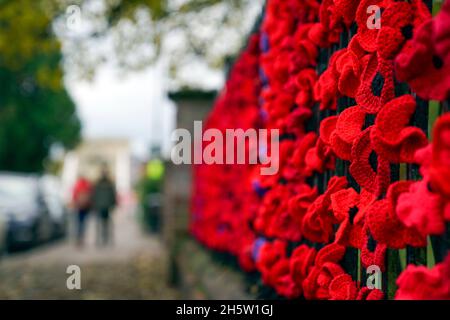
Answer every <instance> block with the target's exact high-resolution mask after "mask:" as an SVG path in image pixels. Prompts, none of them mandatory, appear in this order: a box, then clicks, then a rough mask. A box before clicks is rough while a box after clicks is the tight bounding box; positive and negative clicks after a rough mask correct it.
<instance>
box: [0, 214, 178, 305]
mask: <svg viewBox="0 0 450 320" xmlns="http://www.w3.org/2000/svg"><path fill="white" fill-rule="evenodd" d="M132 212H133V210H122V211H117V212H116V213H115V215H114V230H115V244H114V246H112V247H107V248H97V247H96V246H95V221H94V219H93V218H91V219H90V221H88V229H87V239H86V240H87V241H86V245H85V248H84V249H78V248H76V247H75V246H74V244H73V241H71V240H70V241H69V240H67V241H63V242H59V243H54V244H48V245H45V246H42V247H39V248H34V249H31V250H29V251H27V252H22V253H16V254H13V255H10V256H8V257H5V258H3V259H2V260H1V261H0V299H173V298H176V297H177V294H176V291H174V290H173V289H171V288H169V287H168V286H167V281H166V279H167V270H168V268H167V265H166V256H165V251H164V250H163V248H162V246H161V244H160V242H159V240H158V239H157V238H155V237H151V236H148V235H145V234H143V233H142V232H141V230H140V228H139V226H138V225H137V223H136V217H135V215H134V214H133V213H132ZM69 265H78V266H79V267H80V269H81V290H69V289H67V287H66V280H67V277H68V276H69V275H68V274H67V273H66V269H67V267H68V266H69Z"/></svg>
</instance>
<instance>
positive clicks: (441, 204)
mask: <svg viewBox="0 0 450 320" xmlns="http://www.w3.org/2000/svg"><path fill="white" fill-rule="evenodd" d="M429 185H430V182H429V181H428V180H427V179H425V180H422V181H419V182H416V183H413V184H411V186H410V187H409V190H408V191H407V192H405V193H403V194H401V195H400V196H399V198H398V203H397V207H396V212H397V216H398V218H399V220H400V221H402V223H403V224H404V225H405V226H407V227H411V228H414V229H416V230H417V231H418V232H420V234H421V235H422V236H424V237H426V236H428V235H440V234H442V233H444V231H445V221H444V212H448V213H450V203H448V202H446V201H444V199H443V198H442V197H441V196H440V195H439V194H438V193H433V192H431V191H430V190H429Z"/></svg>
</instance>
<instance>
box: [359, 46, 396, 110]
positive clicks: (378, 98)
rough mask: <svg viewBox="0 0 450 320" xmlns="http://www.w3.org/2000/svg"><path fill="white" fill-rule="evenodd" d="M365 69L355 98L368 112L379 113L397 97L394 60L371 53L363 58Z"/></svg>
mask: <svg viewBox="0 0 450 320" xmlns="http://www.w3.org/2000/svg"><path fill="white" fill-rule="evenodd" d="M363 64H364V71H363V72H362V76H361V85H360V86H359V88H358V92H357V93H356V96H355V99H356V102H357V104H358V105H359V106H360V107H361V108H362V109H363V110H364V111H365V112H367V113H371V114H374V113H377V112H378V111H379V110H380V109H381V108H382V107H383V106H384V105H385V104H386V103H387V102H388V101H390V100H392V99H393V98H394V97H395V92H394V75H393V68H394V67H393V62H392V61H390V60H385V59H382V58H379V57H377V55H376V54H371V55H370V56H367V57H366V58H364V59H363Z"/></svg>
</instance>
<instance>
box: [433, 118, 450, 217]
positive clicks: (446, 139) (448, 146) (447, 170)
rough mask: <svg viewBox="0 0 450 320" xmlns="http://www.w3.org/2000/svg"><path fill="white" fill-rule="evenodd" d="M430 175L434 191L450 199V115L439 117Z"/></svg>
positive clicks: (435, 130) (434, 135) (434, 132)
mask: <svg viewBox="0 0 450 320" xmlns="http://www.w3.org/2000/svg"><path fill="white" fill-rule="evenodd" d="M432 148H433V149H432V158H431V163H430V165H429V169H428V173H429V177H430V182H431V185H432V188H433V190H436V191H437V192H439V193H440V194H441V195H442V196H444V197H445V198H447V200H448V199H450V114H445V115H442V116H441V117H439V118H438V119H437V121H436V124H435V127H434V131H433V146H432ZM448 219H449V220H450V217H449V218H448Z"/></svg>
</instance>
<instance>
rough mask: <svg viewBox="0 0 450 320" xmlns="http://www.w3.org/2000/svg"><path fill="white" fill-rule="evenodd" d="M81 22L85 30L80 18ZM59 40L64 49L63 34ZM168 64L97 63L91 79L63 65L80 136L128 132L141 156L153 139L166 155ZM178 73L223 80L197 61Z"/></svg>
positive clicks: (214, 83) (105, 46)
mask: <svg viewBox="0 0 450 320" xmlns="http://www.w3.org/2000/svg"><path fill="white" fill-rule="evenodd" d="M258 7H259V5H257V3H255V7H254V8H253V9H252V11H254V12H253V14H252V15H253V16H256V12H257V10H256V9H257V8H258ZM252 20H253V19H250V21H249V23H248V24H249V26H250V25H251V24H252ZM84 27H86V26H84ZM80 28H81V30H83V24H81V26H80ZM84 29H85V28H84ZM61 40H62V42H63V52H64V38H61ZM174 41H178V40H176V39H175V40H174ZM66 50H67V48H66ZM90 50H99V51H103V52H104V51H106V52H108V50H111V42H110V40H109V39H106V40H104V41H102V42H98V43H94V44H93V46H92V48H90ZM166 70H167V68H164V67H163V63H160V64H159V65H157V66H153V67H149V68H147V69H145V70H143V71H139V72H129V73H128V74H127V75H125V76H123V75H119V71H118V70H116V69H115V67H114V64H112V63H111V64H104V65H102V67H100V68H98V70H97V71H96V75H95V77H94V79H93V80H92V81H85V80H80V79H77V78H76V77H75V76H74V74H71V73H72V71H73V70H72V71H71V68H70V67H69V68H67V67H66V76H65V82H66V87H67V89H68V91H69V93H70V94H71V96H72V98H73V99H74V101H75V104H76V107H77V110H78V114H79V116H80V119H81V121H82V126H83V137H84V138H103V137H115V138H128V139H130V142H131V143H132V146H133V150H134V152H135V154H136V155H137V156H139V157H143V156H145V154H146V153H147V152H148V150H149V149H150V144H151V142H157V143H161V144H162V145H163V150H165V154H166V155H167V154H168V152H169V151H170V145H171V142H170V136H171V131H172V130H173V129H174V120H175V106H174V105H173V103H171V101H169V100H168V99H167V97H166V95H167V91H168V90H167V88H168V85H167V82H166V81H168V76H167V74H166ZM180 77H182V78H184V79H188V80H189V79H192V83H195V86H196V87H203V88H207V89H212V88H214V89H219V88H220V87H221V86H222V85H223V81H224V79H223V74H222V71H220V70H216V71H212V70H210V69H208V68H206V67H205V65H204V64H202V63H200V62H198V63H196V62H195V61H193V62H192V64H190V65H189V68H187V69H186V70H181V72H180ZM188 82H189V81H188Z"/></svg>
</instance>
